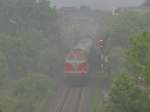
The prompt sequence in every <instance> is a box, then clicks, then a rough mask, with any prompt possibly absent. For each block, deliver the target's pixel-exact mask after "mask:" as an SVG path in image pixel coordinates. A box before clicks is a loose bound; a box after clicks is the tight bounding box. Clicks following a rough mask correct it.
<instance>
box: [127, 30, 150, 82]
mask: <svg viewBox="0 0 150 112" xmlns="http://www.w3.org/2000/svg"><path fill="white" fill-rule="evenodd" d="M149 45H150V35H149V34H146V33H143V34H142V35H140V36H139V37H137V38H135V39H134V40H133V47H132V48H131V50H130V51H129V59H130V63H131V64H132V65H133V69H135V72H136V73H138V75H141V74H142V75H143V76H144V77H145V80H147V81H148V82H149V81H150V71H149V67H150V46H149Z"/></svg>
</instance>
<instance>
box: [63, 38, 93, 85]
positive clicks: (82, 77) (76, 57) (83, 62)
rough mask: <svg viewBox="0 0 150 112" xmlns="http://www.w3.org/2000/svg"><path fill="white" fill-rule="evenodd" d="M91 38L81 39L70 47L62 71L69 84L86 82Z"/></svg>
mask: <svg viewBox="0 0 150 112" xmlns="http://www.w3.org/2000/svg"><path fill="white" fill-rule="evenodd" d="M92 41H93V40H92V39H90V38H86V39H82V40H81V41H80V42H79V43H78V45H77V46H76V47H75V48H74V49H72V50H71V51H70V52H69V53H68V55H67V57H66V60H65V64H64V73H65V79H66V82H67V83H69V84H70V85H72V84H73V85H74V84H75V85H82V84H86V83H87V82H88V78H89V71H90V69H89V53H90V49H91V47H92Z"/></svg>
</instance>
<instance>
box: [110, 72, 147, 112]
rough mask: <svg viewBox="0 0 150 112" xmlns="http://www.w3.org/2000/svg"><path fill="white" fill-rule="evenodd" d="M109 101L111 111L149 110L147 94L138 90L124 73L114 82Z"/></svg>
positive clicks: (140, 111) (131, 111) (145, 111)
mask: <svg viewBox="0 0 150 112" xmlns="http://www.w3.org/2000/svg"><path fill="white" fill-rule="evenodd" d="M110 101H111V102H112V103H111V107H112V112H149V111H150V107H149V105H150V100H149V96H148V94H146V93H144V92H143V91H140V90H139V89H138V88H137V86H136V84H135V82H134V81H133V80H132V79H130V78H129V77H128V76H127V75H126V74H123V75H121V76H120V77H119V78H117V80H116V81H115V82H114V84H113V87H112V90H111V95H110Z"/></svg>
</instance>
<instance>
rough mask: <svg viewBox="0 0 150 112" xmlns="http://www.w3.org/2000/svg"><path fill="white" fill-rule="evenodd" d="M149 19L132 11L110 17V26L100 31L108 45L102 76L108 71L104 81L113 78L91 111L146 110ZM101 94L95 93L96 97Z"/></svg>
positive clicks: (147, 99) (143, 14) (128, 111)
mask: <svg viewBox="0 0 150 112" xmlns="http://www.w3.org/2000/svg"><path fill="white" fill-rule="evenodd" d="M149 20H150V15H149V13H141V12H133V11H128V12H123V13H121V14H120V15H118V16H115V17H112V21H110V23H111V25H110V29H108V30H107V32H104V33H103V35H106V37H107V36H109V39H108V42H107V44H108V45H107V46H105V55H106V56H107V57H108V59H109V63H108V65H109V66H105V67H106V68H107V69H106V72H105V73H104V74H103V75H105V74H107V73H108V71H109V77H111V78H112V79H109V81H108V82H111V81H112V80H114V81H113V83H112V86H111V87H110V88H109V90H108V91H107V93H108V94H109V96H108V98H105V97H103V98H102V97H99V100H96V102H101V103H97V106H95V108H94V110H95V111H94V112H100V111H103V112H149V111H150V108H149V105H150V99H149V94H150V91H149V84H150V83H149V81H150V70H149V68H150V35H149V33H150V21H149ZM120 74H121V75H120ZM99 75H101V73H99ZM110 85H111V84H110ZM100 89H101V91H102V90H103V88H100ZM101 94H102V93H101V92H99V96H101ZM97 97H98V96H97ZM103 100H104V101H103Z"/></svg>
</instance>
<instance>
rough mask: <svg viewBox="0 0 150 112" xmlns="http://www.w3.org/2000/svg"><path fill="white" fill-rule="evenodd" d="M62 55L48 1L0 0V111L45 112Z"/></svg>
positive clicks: (52, 13) (57, 32)
mask: <svg viewBox="0 0 150 112" xmlns="http://www.w3.org/2000/svg"><path fill="white" fill-rule="evenodd" d="M63 53H64V51H63V44H62V42H61V39H60V31H59V26H58V23H57V13H56V9H55V8H53V7H51V6H50V2H49V1H48V0H39V1H37V0H0V95H1V97H0V111H2V112H41V111H48V99H49V97H50V96H52V95H53V94H54V92H55V89H54V88H55V86H56V84H55V83H54V82H55V81H54V79H53V77H59V74H60V72H61V69H60V68H62V59H63Z"/></svg>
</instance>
